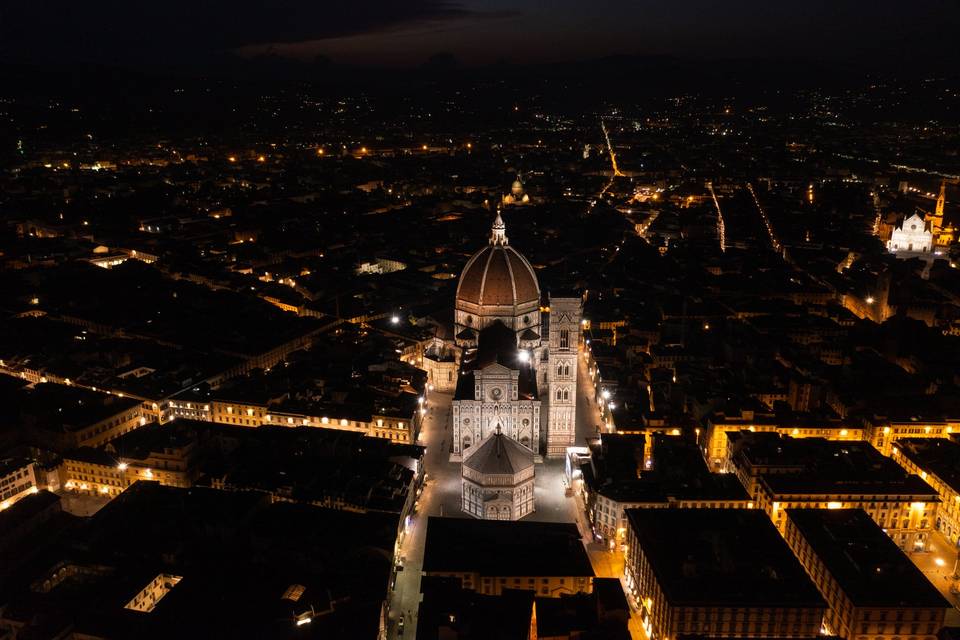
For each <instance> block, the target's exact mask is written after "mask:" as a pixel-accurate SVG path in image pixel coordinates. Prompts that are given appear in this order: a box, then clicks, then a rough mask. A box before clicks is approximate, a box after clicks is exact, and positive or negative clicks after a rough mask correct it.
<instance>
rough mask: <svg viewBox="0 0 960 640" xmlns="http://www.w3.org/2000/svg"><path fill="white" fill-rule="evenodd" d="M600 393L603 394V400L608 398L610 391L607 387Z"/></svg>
mask: <svg viewBox="0 0 960 640" xmlns="http://www.w3.org/2000/svg"><path fill="white" fill-rule="evenodd" d="M600 395H601V396H603V399H604V400H609V399H610V391H609V390H608V389H604V390H603V391H602V392H601V393H600Z"/></svg>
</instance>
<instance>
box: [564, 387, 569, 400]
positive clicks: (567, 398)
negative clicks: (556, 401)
mask: <svg viewBox="0 0 960 640" xmlns="http://www.w3.org/2000/svg"><path fill="white" fill-rule="evenodd" d="M563 399H564V400H569V399H570V392H569V391H567V390H566V389H564V390H563Z"/></svg>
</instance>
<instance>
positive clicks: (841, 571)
mask: <svg viewBox="0 0 960 640" xmlns="http://www.w3.org/2000/svg"><path fill="white" fill-rule="evenodd" d="M787 517H788V518H790V520H791V521H792V522H793V524H794V525H795V526H796V527H797V529H798V530H799V532H800V535H802V536H803V538H804V539H805V540H806V541H807V543H809V545H810V547H811V548H812V549H813V552H814V553H815V554H816V555H817V556H818V557H819V558H820V560H821V561H822V562H823V564H824V566H825V567H826V569H827V571H829V572H830V574H831V575H832V576H833V577H834V578H835V579H836V581H837V583H838V584H839V586H840V588H841V589H842V590H843V592H844V593H845V594H846V595H847V596H848V597H849V598H850V600H851V601H852V602H853V604H854V606H876V607H898V608H902V607H943V608H949V607H950V603H949V602H947V601H946V600H944V598H943V596H941V595H940V592H938V591H937V589H936V588H935V587H934V586H933V585H932V584H930V582H929V581H928V580H927V578H926V577H925V576H924V575H923V573H921V572H920V570H919V569H917V567H916V566H915V565H914V564H913V563H912V562H911V561H910V560H909V559H908V558H907V556H905V555H904V554H903V552H902V551H901V550H900V549H899V548H898V547H897V545H896V543H894V542H893V540H891V539H890V536H888V535H887V534H885V533H884V532H883V530H882V529H881V528H880V527H879V526H877V524H876V523H875V522H874V521H873V520H872V519H871V518H870V516H868V515H867V514H866V512H864V511H863V510H862V509H787Z"/></svg>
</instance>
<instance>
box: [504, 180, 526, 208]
mask: <svg viewBox="0 0 960 640" xmlns="http://www.w3.org/2000/svg"><path fill="white" fill-rule="evenodd" d="M502 202H503V204H504V205H510V204H530V194H528V193H527V192H526V190H525V189H524V187H523V182H521V181H520V176H517V179H516V180H514V181H513V184H512V185H511V186H510V193H508V194H507V195H505V196H503V199H502Z"/></svg>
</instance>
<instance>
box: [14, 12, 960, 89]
mask: <svg viewBox="0 0 960 640" xmlns="http://www.w3.org/2000/svg"><path fill="white" fill-rule="evenodd" d="M958 32H960V1H958V0H909V1H908V0H723V1H722V2H720V1H717V0H0V58H7V59H13V60H21V61H30V62H51V61H56V62H61V63H73V62H81V63H82V62H95V63H107V64H120V65H123V64H126V65H130V66H138V65H141V66H148V65H158V64H159V65H163V64H165V63H170V64H173V65H184V64H187V65H189V64H195V65H198V66H202V65H203V64H204V63H205V62H208V61H210V60H215V59H217V58H219V57H221V56H224V55H225V54H229V55H236V54H239V55H241V56H254V55H259V54H262V53H268V52H269V53H274V54H277V55H279V56H287V57H295V58H301V59H306V60H310V59H312V58H313V57H314V56H324V57H326V58H329V59H331V60H333V61H334V62H336V63H346V64H360V65H391V66H406V65H416V64H419V63H422V62H423V61H424V60H425V59H427V57H429V56H430V55H431V54H433V53H436V52H438V51H450V52H452V53H453V54H454V55H455V56H457V58H458V59H460V60H461V61H463V62H464V63H466V64H486V63H489V62H493V61H495V60H507V61H510V62H518V63H524V62H551V61H563V60H575V59H582V58H590V57H601V56H606V55H611V54H665V55H672V56H679V57H687V58H696V59H700V60H706V61H720V62H722V61H723V60H725V59H729V58H750V57H757V58H766V59H777V58H798V59H805V60H818V61H828V62H833V61H841V62H842V61H855V62H856V63H857V66H858V67H859V66H864V67H872V68H883V67H889V66H891V65H893V66H896V67H897V68H898V69H901V70H906V71H916V72H917V73H926V72H928V71H929V70H930V66H931V65H937V66H939V67H940V68H943V69H953V70H954V72H956V70H957V69H960V53H958V52H960V47H958V46H957V45H956V34H957V33H958Z"/></svg>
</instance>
